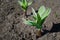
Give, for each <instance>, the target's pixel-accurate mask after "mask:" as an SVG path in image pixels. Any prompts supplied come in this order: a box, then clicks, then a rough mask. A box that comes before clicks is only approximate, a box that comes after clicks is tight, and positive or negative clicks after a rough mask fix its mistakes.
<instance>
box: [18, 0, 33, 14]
mask: <svg viewBox="0 0 60 40" xmlns="http://www.w3.org/2000/svg"><path fill="white" fill-rule="evenodd" d="M18 3H19V4H20V6H21V7H22V9H23V11H24V12H25V14H26V11H27V8H28V6H29V5H31V4H32V2H29V3H28V2H27V0H21V1H18Z"/></svg>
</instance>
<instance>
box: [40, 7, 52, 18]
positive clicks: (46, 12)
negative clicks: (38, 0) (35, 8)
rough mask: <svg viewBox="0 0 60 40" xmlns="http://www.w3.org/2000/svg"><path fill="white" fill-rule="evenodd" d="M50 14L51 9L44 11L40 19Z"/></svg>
mask: <svg viewBox="0 0 60 40" xmlns="http://www.w3.org/2000/svg"><path fill="white" fill-rule="evenodd" d="M50 12H51V8H48V9H46V11H45V12H44V14H42V18H41V19H45V18H46V17H47V16H48V15H49V14H50Z"/></svg>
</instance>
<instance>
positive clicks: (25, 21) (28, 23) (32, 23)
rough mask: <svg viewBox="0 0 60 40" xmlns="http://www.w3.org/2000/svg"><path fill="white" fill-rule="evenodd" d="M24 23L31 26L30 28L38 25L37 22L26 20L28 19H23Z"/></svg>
mask: <svg viewBox="0 0 60 40" xmlns="http://www.w3.org/2000/svg"><path fill="white" fill-rule="evenodd" d="M23 23H25V24H27V25H30V26H35V25H36V22H34V21H30V20H26V19H23Z"/></svg>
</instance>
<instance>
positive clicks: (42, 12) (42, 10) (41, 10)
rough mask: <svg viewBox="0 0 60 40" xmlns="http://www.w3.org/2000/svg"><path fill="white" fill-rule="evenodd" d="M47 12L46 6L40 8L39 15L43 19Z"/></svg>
mask: <svg viewBox="0 0 60 40" xmlns="http://www.w3.org/2000/svg"><path fill="white" fill-rule="evenodd" d="M45 10H46V9H45V7H44V6H41V7H40V8H39V10H38V14H39V15H40V17H42V15H43V14H44V12H45Z"/></svg>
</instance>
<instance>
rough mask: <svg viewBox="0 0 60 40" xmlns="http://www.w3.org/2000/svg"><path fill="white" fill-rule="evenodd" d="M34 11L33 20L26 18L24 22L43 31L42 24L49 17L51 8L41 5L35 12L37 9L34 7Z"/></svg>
mask: <svg viewBox="0 0 60 40" xmlns="http://www.w3.org/2000/svg"><path fill="white" fill-rule="evenodd" d="M32 12H33V19H34V20H33V21H31V20H26V19H23V23H25V24H27V25H30V26H35V27H36V28H37V29H39V30H40V31H41V29H42V24H43V23H44V21H45V19H46V18H47V17H48V15H49V14H50V12H51V8H47V9H46V8H45V7H44V6H41V7H40V8H39V10H38V12H35V10H34V9H33V8H32Z"/></svg>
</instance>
